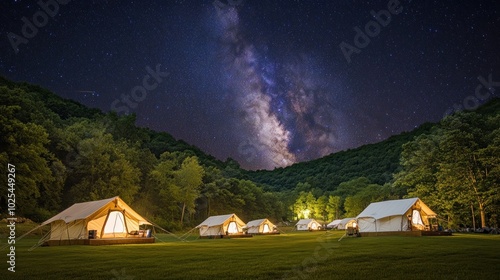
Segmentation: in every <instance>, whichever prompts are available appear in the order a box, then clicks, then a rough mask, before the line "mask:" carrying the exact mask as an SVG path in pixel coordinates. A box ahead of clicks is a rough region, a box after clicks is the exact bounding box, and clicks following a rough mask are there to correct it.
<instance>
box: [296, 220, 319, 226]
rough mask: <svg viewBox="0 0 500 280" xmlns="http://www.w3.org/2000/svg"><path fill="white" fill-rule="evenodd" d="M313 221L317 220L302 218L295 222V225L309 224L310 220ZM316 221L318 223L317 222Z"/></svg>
mask: <svg viewBox="0 0 500 280" xmlns="http://www.w3.org/2000/svg"><path fill="white" fill-rule="evenodd" d="M312 221H314V222H316V220H315V219H302V220H299V221H298V222H297V224H295V225H308V224H309V223H310V222H312ZM316 223H317V222H316Z"/></svg>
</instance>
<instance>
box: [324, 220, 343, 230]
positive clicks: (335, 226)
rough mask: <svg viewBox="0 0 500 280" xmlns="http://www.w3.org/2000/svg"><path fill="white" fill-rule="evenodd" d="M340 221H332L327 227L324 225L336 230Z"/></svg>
mask: <svg viewBox="0 0 500 280" xmlns="http://www.w3.org/2000/svg"><path fill="white" fill-rule="evenodd" d="M340 221H342V220H333V222H331V223H329V224H328V225H326V227H327V228H337V227H338V225H339V223H340Z"/></svg>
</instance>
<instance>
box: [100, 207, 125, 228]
mask: <svg viewBox="0 0 500 280" xmlns="http://www.w3.org/2000/svg"><path fill="white" fill-rule="evenodd" d="M125 232H126V230H125V218H124V217H123V213H122V212H120V211H113V212H111V213H109V216H108V221H107V222H106V226H104V233H125Z"/></svg>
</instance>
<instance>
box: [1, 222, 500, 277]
mask: <svg viewBox="0 0 500 280" xmlns="http://www.w3.org/2000/svg"><path fill="white" fill-rule="evenodd" d="M342 234H343V233H342V232H325V231H322V232H289V233H287V234H281V235H275V236H254V237H252V238H244V239H215V240H206V239H203V240H199V239H198V240H196V239H194V240H191V241H189V242H180V241H177V240H176V239H175V238H172V237H171V236H166V235H161V236H160V238H161V239H162V240H164V241H165V242H158V243H155V244H144V245H112V246H61V247H39V248H37V249H35V250H33V251H28V249H29V248H30V247H31V246H32V245H33V244H35V243H36V241H37V240H36V239H33V238H26V239H23V240H22V241H20V242H18V244H16V245H17V247H16V272H15V273H12V272H9V271H7V267H8V266H7V264H6V262H5V261H2V262H3V263H4V264H3V268H2V272H0V278H1V279H116V280H127V279H130V280H131V279H245V278H247V279H348V278H350V279H499V278H498V277H499V275H500V265H499V264H500V236H499V235H496V236H492V235H480V234H456V235H454V236H451V237H365V238H344V239H342V241H340V242H339V241H338V239H339V238H340V237H341V236H342ZM2 239H3V240H2V245H3V244H5V242H6V238H4V237H2ZM2 251H3V252H7V250H6V249H4V250H2ZM2 255H3V258H4V259H5V260H7V256H6V255H5V253H2ZM5 275H6V276H8V278H6V277H4V276H5ZM495 275H496V276H495Z"/></svg>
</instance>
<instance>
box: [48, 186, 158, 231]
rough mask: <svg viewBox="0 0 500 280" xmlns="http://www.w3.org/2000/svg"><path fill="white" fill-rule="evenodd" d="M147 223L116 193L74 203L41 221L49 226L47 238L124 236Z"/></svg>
mask: <svg viewBox="0 0 500 280" xmlns="http://www.w3.org/2000/svg"><path fill="white" fill-rule="evenodd" d="M144 224H147V225H150V223H149V222H148V221H147V220H146V219H145V218H143V217H142V216H141V215H139V214H137V213H136V212H135V211H134V210H133V209H132V208H130V206H128V205H127V204H126V203H125V202H124V201H123V200H122V199H121V198H119V197H118V196H115V197H112V198H108V199H103V200H97V201H90V202H82V203H76V204H73V205H72V206H70V207H69V208H67V209H66V210H64V211H62V212H61V213H59V214H57V215H55V216H54V217H52V218H50V219H48V220H47V221H45V222H43V223H42V224H41V226H44V225H50V235H49V236H48V239H47V240H72V239H89V231H92V234H95V236H91V237H90V238H124V237H128V236H129V233H130V232H132V231H138V230H139V226H140V225H144Z"/></svg>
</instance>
